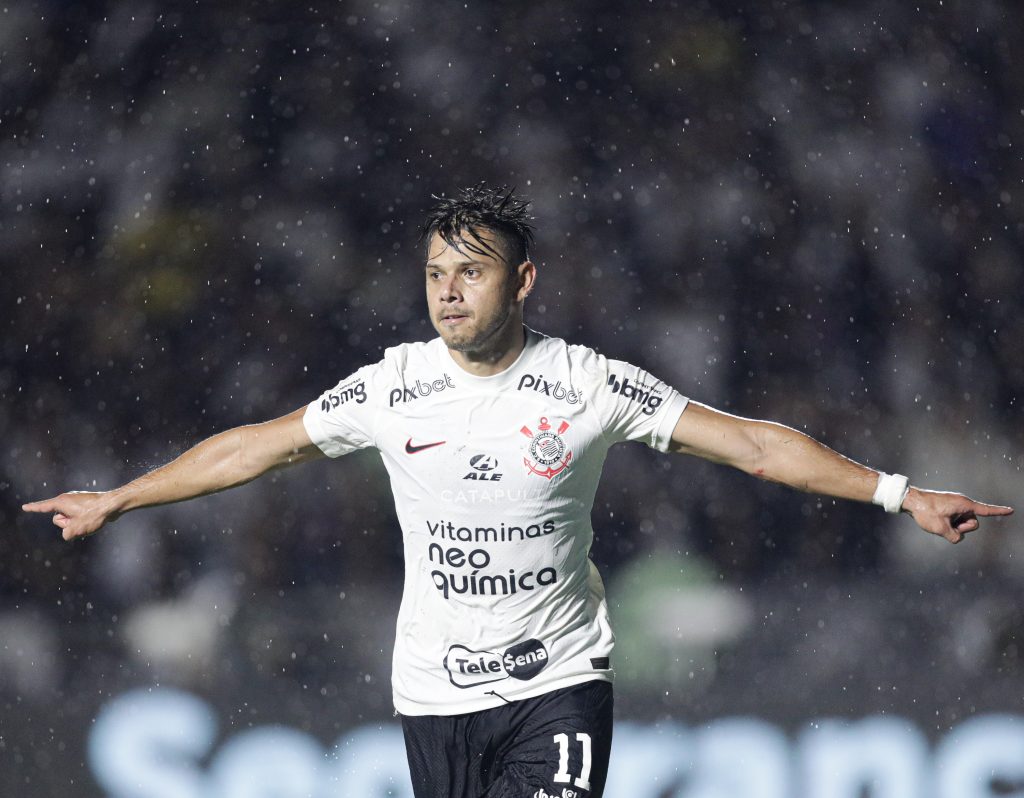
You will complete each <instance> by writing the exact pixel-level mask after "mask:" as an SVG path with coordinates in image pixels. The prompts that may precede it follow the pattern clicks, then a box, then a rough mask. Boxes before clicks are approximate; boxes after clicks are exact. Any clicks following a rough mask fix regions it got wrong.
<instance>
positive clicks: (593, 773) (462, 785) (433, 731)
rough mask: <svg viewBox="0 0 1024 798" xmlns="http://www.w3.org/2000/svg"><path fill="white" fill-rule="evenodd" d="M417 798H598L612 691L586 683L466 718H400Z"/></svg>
mask: <svg viewBox="0 0 1024 798" xmlns="http://www.w3.org/2000/svg"><path fill="white" fill-rule="evenodd" d="M402 730H403V731H404V733H405V749H406V753H407V754H408V756H409V770H410V771H411V772H412V787H413V794H414V795H415V796H416V798H600V797H601V795H602V793H603V792H604V783H605V779H606V778H607V775H608V756H609V754H610V753H611V745H612V686H611V684H610V683H609V682H604V681H591V682H584V683H583V684H578V685H575V686H573V687H566V688H564V689H562V690H554V691H552V692H550V693H545V694H544V695H541V696H537V697H536V698H527V699H524V700H522V701H513V702H511V703H509V704H507V705H506V706H501V707H496V708H494V709H486V710H483V711H481V712H470V713H468V714H465V715H424V716H412V715H403V716H402Z"/></svg>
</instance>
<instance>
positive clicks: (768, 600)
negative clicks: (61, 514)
mask: <svg viewBox="0 0 1024 798" xmlns="http://www.w3.org/2000/svg"><path fill="white" fill-rule="evenodd" d="M1020 30H1024V12H1022V10H1021V8H1020V6H1018V5H1017V4H1015V3H1012V2H1009V0H1006V1H1005V2H996V1H995V0H981V1H980V2H948V0H946V1H944V2H942V3H939V2H933V1H931V0H928V1H927V2H921V3H917V4H902V3H901V4H897V3H885V2H880V1H879V2H855V3H840V2H822V3H799V2H783V1H781V0H780V1H778V2H762V3H753V2H738V3H732V4H718V3H709V2H693V3H682V2H680V3H671V2H660V1H659V2H652V3H646V2H645V3H632V4H626V3H621V2H619V3H611V2H588V3H582V2H580V3H571V2H546V3H543V4H541V3H494V4H483V3H469V4H463V3H461V2H444V1H441V2H432V3H400V2H395V3H389V2H376V3H371V2H368V1H367V2H342V3H320V2H314V3H303V4H301V5H298V4H290V3H282V2H278V3H248V4H245V6H244V7H242V6H237V7H236V6H232V5H231V4H227V3H199V4H186V3H180V4H176V3H160V4H155V3H127V2H121V3H113V2H111V3H99V2H95V3H76V4H68V3H58V2H52V3H33V2H24V3H16V4H14V5H8V6H6V7H3V8H0V270H2V274H3V279H2V282H0V285H2V294H0V311H2V315H0V324H2V329H3V337H2V344H0V345H2V361H0V396H2V399H3V402H2V404H0V437H2V441H3V448H2V453H0V462H2V474H0V521H2V523H3V529H4V534H3V535H2V536H0V641H2V645H0V759H3V760H6V762H8V763H14V764H15V765H16V766H13V767H12V766H10V765H4V766H3V767H0V771H2V772H3V773H4V777H5V778H6V779H7V781H6V782H4V781H3V780H2V779H0V783H5V784H8V785H12V786H10V787H8V789H13V786H14V785H16V786H18V788H19V789H20V790H21V791H22V793H21V794H26V793H25V792H24V790H25V789H26V788H27V789H30V790H31V789H37V790H39V792H38V794H39V795H50V794H58V793H59V790H60V789H61V787H60V785H64V784H65V782H66V780H67V778H68V776H67V773H68V772H75V773H78V776H77V778H78V779H79V781H78V782H76V783H77V784H78V785H79V786H78V787H76V788H75V790H81V792H76V791H72V792H71V793H69V794H76V795H77V794H91V793H89V792H88V790H89V789H90V788H88V787H84V786H82V783H83V782H82V779H83V775H82V772H83V771H84V770H85V768H86V766H85V765H84V764H83V762H82V755H81V750H82V746H83V744H84V743H83V739H84V735H85V734H86V729H87V727H88V724H89V723H90V720H91V719H92V718H93V717H94V716H95V714H96V712H97V710H98V708H99V707H100V706H101V705H102V704H103V703H104V702H105V701H107V700H108V699H109V698H111V697H112V696H115V695H117V694H119V693H120V692H122V691H123V690H125V689H127V688H128V687H134V686H140V685H142V686H145V685H147V684H152V683H162V684H173V685H177V686H180V687H183V688H185V689H189V690H192V691H194V692H196V693H198V694H200V695H203V696H205V697H206V698H207V700H209V701H211V702H212V703H213V704H214V705H215V706H217V707H218V708H219V709H220V710H221V711H222V712H223V713H224V714H229V713H230V712H232V711H233V709H232V708H234V707H237V706H240V705H242V704H245V705H246V706H247V707H249V710H248V712H249V713H250V714H249V716H248V717H247V718H246V719H245V720H244V721H243V720H241V719H239V720H238V721H237V722H238V723H239V724H244V723H249V724H253V723H262V722H270V721H275V722H280V723H285V724H289V725H291V726H295V727H299V728H304V729H308V730H311V731H313V732H314V733H316V734H318V735H321V736H322V737H323V739H325V740H326V739H328V738H331V737H333V736H336V734H337V732H338V730H344V729H345V728H348V727H350V726H351V725H353V724H355V723H357V722H362V721H365V720H375V719H384V718H388V717H389V716H390V691H389V687H388V684H387V676H388V670H389V664H390V663H389V658H390V644H391V639H392V636H393V628H392V625H393V613H394V609H395V607H396V606H397V597H398V593H399V590H400V579H401V560H400V536H399V533H398V530H397V528H396V522H395V519H394V514H393V510H392V503H391V498H390V493H389V490H388V485H387V480H386V475H385V474H384V472H383V469H382V467H381V465H380V462H379V459H378V458H377V456H376V455H375V454H374V453H372V452H364V453H360V454H357V455H353V456H350V457H348V458H344V459H343V460H341V461H337V462H330V463H324V462H322V463H320V464H318V465H313V466H307V467H302V468H299V469H296V470H295V471H293V472H289V473H286V474H280V475H276V476H272V477H267V478H264V479H263V480H261V481H259V482H257V483H256V484H254V485H250V486H246V487H244V488H240V489H237V490H235V491H232V492H230V493H227V494H223V495H220V496H216V497H210V498H206V499H202V500H197V501H194V502H191V503H188V504H184V505H177V506H171V507H165V508H157V509H151V510H147V511H143V512H139V513H134V514H132V515H130V516H128V517H125V518H124V519H122V520H121V521H119V522H118V523H117V524H116V526H114V527H112V528H110V529H109V530H107V531H105V532H104V533H102V534H101V535H99V536H97V537H95V538H91V539H89V540H88V541H85V542H82V543H76V544H74V545H66V544H63V543H62V542H61V541H60V538H59V534H58V532H57V531H56V530H55V528H53V527H51V526H50V525H49V522H48V521H47V520H46V519H44V518H41V517H37V516H33V517H28V516H25V515H23V514H21V513H20V510H19V506H20V504H21V503H22V502H24V501H27V500H32V499H37V498H45V497H47V496H50V495H53V494H55V493H58V492H60V491H62V490H66V489H72V488H77V489H106V488H111V487H114V486H116V485H119V484H121V483H122V482H124V481H126V480H128V479H130V478H133V477H135V476H138V475H139V474H141V473H143V472H145V471H146V470H148V469H149V468H152V467H154V466H156V465H159V464H161V463H163V462H166V461H167V460H168V459H170V458H171V457H172V456H174V455H176V454H178V453H180V452H181V451H183V450H184V449H185V448H187V447H188V446H189V445H191V444H194V443H196V442H198V441H199V440H201V439H202V438H204V437H206V436H209V435H211V434H213V433H215V432H217V431H220V430H222V429H225V428H227V427H230V426H234V425H237V424H242V423H251V422H256V421H260V420H264V419H267V418H271V417H274V416H278V415H282V414H284V413H286V412H290V411H292V410H294V409H296V408H298V407H300V406H302V405H303V404H305V403H307V402H308V401H310V400H311V399H313V398H314V397H316V396H317V395H318V394H319V393H320V392H321V391H322V390H324V389H325V388H327V387H329V386H331V385H333V384H334V383H336V382H337V381H338V380H340V379H341V378H343V377H344V376H346V375H347V374H348V373H350V372H351V371H353V370H355V369H356V368H358V367H359V366H360V365H362V364H364V363H366V362H370V361H373V360H376V359H378V358H379V357H380V356H381V353H382V351H383V350H384V348H386V347H388V346H391V345H394V344H396V343H399V342H402V341H407V340H423V339H425V338H428V337H431V336H432V335H433V332H432V329H431V328H430V326H429V324H428V323H427V321H426V320H425V316H424V311H423V291H422V285H421V280H422V275H421V262H422V253H421V252H420V251H419V249H418V248H417V244H416V238H417V229H418V225H419V223H420V219H421V217H422V214H423V211H424V209H425V207H427V206H428V205H429V204H430V201H431V200H430V197H431V195H432V194H445V193H452V192H454V191H455V190H457V189H458V188H459V187H461V186H465V185H470V184H474V183H476V182H478V181H481V180H483V181H487V182H488V183H489V184H492V185H502V184H504V185H508V186H515V187H517V189H518V190H519V192H521V193H523V194H525V195H526V196H528V197H530V198H531V199H532V200H533V203H534V205H533V210H534V214H535V216H536V224H537V227H538V240H537V246H536V249H535V251H534V253H533V254H534V260H535V261H536V262H537V263H538V266H539V271H540V283H539V286H538V290H537V291H536V292H535V293H534V295H533V296H532V297H531V300H530V302H529V303H528V307H527V317H528V323H530V324H531V325H532V326H534V327H536V328H537V329H540V330H541V331H544V332H546V333H549V334H552V335H558V336H562V337H565V338H567V339H568V340H570V341H571V342H574V343H583V344H587V345H589V346H592V347H594V348H596V349H598V350H600V351H602V352H603V353H605V354H606V355H608V356H610V357H616V358H622V359H626V360H630V361H633V362H635V363H637V364H638V365H642V366H644V367H646V368H648V369H649V370H651V371H652V372H654V373H656V374H657V375H659V376H660V377H662V378H663V379H665V380H666V381H668V382H670V383H671V384H673V385H674V386H675V387H677V388H678V389H679V390H680V391H681V392H682V393H684V394H686V395H689V396H692V397H693V398H695V399H698V400H700V401H704V402H707V403H709V404H711V405H714V406H716V407H719V408H721V409H724V410H728V411H730V412H734V413H737V414H740V415H747V416H754V417H761V418H770V419H774V420H777V421H781V422H783V423H786V424H789V425H791V426H794V427H797V428H799V429H802V430H804V431H806V432H808V433H809V434H811V435H813V436H815V437H817V438H819V439H821V440H823V441H824V442H826V443H827V444H829V445H830V446H832V447H834V448H836V449H838V450H839V451H842V452H843V453H845V454H848V455H849V456H851V457H853V458H855V459H857V460H859V461H861V462H866V463H868V464H870V465H872V466H875V467H878V468H881V469H884V470H886V471H890V472H900V473H906V474H909V475H910V476H911V478H912V480H913V482H914V484H917V485H919V486H922V487H929V488H955V489H957V490H960V491H963V492H965V493H968V494H969V495H972V496H974V497H976V498H979V499H982V500H988V501H993V502H998V503H1007V504H1014V503H1019V502H1020V494H1021V490H1020V486H1021V469H1022V466H1024V425H1022V423H1021V422H1022V414H1021V410H1020V397H1021V390H1022V387H1024V313H1022V309H1024V270H1022V269H1021V265H1020V259H1021V250H1022V234H1024V214H1022V209H1024V186H1022V181H1024V165H1022V161H1021V156H1020V148H1021V146H1022V142H1024V102H1022V97H1024V70H1021V69H1020V67H1019V66H1018V64H1017V63H1016V61H1017V56H1016V53H1015V43H1016V39H1017V38H1018V34H1017V33H1016V32H1019V31H1020ZM594 525H595V529H596V531H597V542H596V544H595V547H594V552H593V556H594V559H595V560H596V561H597V562H598V564H599V565H600V566H601V568H602V571H603V572H604V573H605V575H606V581H607V582H608V583H609V593H610V599H611V606H612V612H613V619H614V618H615V617H616V613H618V615H619V617H621V618H627V619H631V620H630V622H629V623H628V624H624V626H625V627H626V628H625V629H624V630H623V635H622V637H623V640H622V645H621V646H620V649H619V651H620V653H619V657H620V659H619V660H618V662H617V668H618V669H619V670H620V676H621V677H622V685H621V695H622V696H623V697H624V700H621V701H620V703H619V712H620V715H621V716H622V717H623V718H629V719H639V720H643V719H648V720H649V719H654V718H659V717H671V718H676V719H678V720H681V721H684V722H688V721H693V722H696V721H702V720H707V719H709V718H713V717H719V716H723V715H727V714H730V713H747V714H752V715H758V716H762V717H765V718H767V719H770V720H771V721H772V722H775V723H779V724H782V726H783V727H784V728H787V729H791V728H795V727H796V725H797V724H799V723H801V722H803V721H805V720H806V719H807V718H810V717H815V716H816V715H818V714H821V713H829V714H836V715H840V716H846V717H858V716H860V715H862V714H864V713H870V712H890V713H899V714H902V715H906V716H909V717H911V718H915V719H916V720H917V721H918V723H919V724H920V725H921V728H922V729H923V730H924V731H925V732H926V733H928V734H931V735H936V734H940V733H942V731H943V730H944V729H948V728H949V727H950V725H951V724H953V723H955V722H956V721H957V720H958V719H962V718H964V717H969V716H970V715H972V714H973V713H976V712H982V711H992V710H996V709H999V710H1003V711H1010V712H1014V711H1017V712H1019V711H1020V710H1021V707H1020V702H1021V699H1022V694H1021V690H1020V687H1019V685H1020V683H1021V682H1020V679H1021V677H1022V676H1024V673H1022V671H1024V661H1022V657H1024V651H1021V650H1020V649H1019V645H1020V635H1021V633H1022V632H1024V615H1022V613H1021V610H1020V606H1019V600H1018V595H1019V590H1020V585H1021V575H1022V572H1024V561H1022V558H1024V543H1022V539H1021V534H1020V530H1019V523H1018V522H1017V521H1016V520H1014V519H1008V520H1005V521H1000V522H995V523H988V524H985V525H984V526H985V528H984V529H983V530H982V531H981V532H979V533H977V534H976V535H974V536H972V537H971V538H970V539H969V540H968V541H966V542H965V543H963V544H962V545H960V546H958V547H955V548H953V547H950V546H949V545H948V544H946V543H945V542H944V541H942V540H939V539H933V538H930V537H928V536H926V535H924V534H923V533H921V532H919V531H918V530H917V528H916V526H915V525H914V524H913V522H912V521H911V520H910V519H909V518H906V517H903V518H890V517H886V516H884V514H883V513H882V512H881V511H880V510H879V509H878V508H874V507H870V506H866V505H856V504H851V503H837V502H833V501H832V500H830V499H820V498H817V497H813V496H808V495H805V494H800V493H795V492H792V491H788V490H785V489H782V488H779V487H777V486H773V485H768V484H764V483H758V482H755V481H753V480H751V479H749V478H747V477H745V476H743V475H741V474H738V473H732V472H729V471H727V470H726V469H723V468H721V467H715V466H711V465H708V464H705V463H700V462H697V461H688V460H684V459H681V458H668V457H666V456H662V455H657V454H655V453H653V452H650V451H648V450H645V449H643V448H642V447H638V446H625V447H622V448H621V449H620V450H618V451H617V452H615V453H613V455H612V457H611V458H610V460H609V463H608V467H607V469H606V472H605V478H604V482H603V487H602V490H601V492H600V493H599V495H598V501H597V504H596V506H595V508H594ZM666 563H668V564H669V566H666ZM659 591H660V592H659ZM666 596H668V597H670V598H669V599H666ZM687 596H689V597H691V598H692V597H697V599H698V600H695V602H690V603H687V601H688V599H686V597H687ZM672 597H674V598H672ZM674 601H681V602H682V603H681V604H673V602H674ZM701 602H703V603H701ZM680 617H685V618H686V619H688V620H687V621H684V622H681V621H680V620H679V619H680ZM633 620H636V621H637V623H634V622H633ZM666 623H667V624H668V627H666ZM709 629H710V631H709ZM325 636H326V639H325ZM640 650H643V651H644V652H659V653H656V654H651V656H650V657H646V658H644V660H643V662H641V661H640V659H641V658H640V657H638V656H637V653H636V652H638V651H640ZM694 674H696V675H694ZM666 684H669V685H678V688H679V690H677V691H675V692H672V691H669V692H670V693H671V695H668V697H666V695H667V694H666V691H665V690H664V689H662V688H663V687H664V686H665V685H666ZM766 684H769V685H771V688H770V689H769V690H766V689H765V686H764V685H766ZM311 686H312V687H311ZM313 688H315V689H313ZM890 688H891V689H890ZM680 691H682V692H681V694H680ZM335 696H338V697H340V699H343V700H344V702H345V707H346V708H345V711H344V712H339V711H332V705H331V701H330V699H332V698H334V697H335ZM340 699H339V700H340ZM58 759H59V760H61V761H62V762H63V763H64V766H65V768H67V769H68V770H65V769H56V770H55V769H54V768H53V767H52V763H53V762H54V760H58ZM84 784H86V785H87V784H89V778H88V776H87V775H86V776H84Z"/></svg>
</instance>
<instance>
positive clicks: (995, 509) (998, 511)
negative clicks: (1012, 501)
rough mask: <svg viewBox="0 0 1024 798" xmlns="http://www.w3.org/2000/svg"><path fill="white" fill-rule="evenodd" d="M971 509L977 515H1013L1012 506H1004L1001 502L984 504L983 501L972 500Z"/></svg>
mask: <svg viewBox="0 0 1024 798" xmlns="http://www.w3.org/2000/svg"><path fill="white" fill-rule="evenodd" d="M971 504H972V507H971V509H972V510H974V512H975V513H976V514H977V515H984V516H993V515H1012V514H1013V508H1012V507H1004V506H1003V505H1001V504H982V503H981V502H971Z"/></svg>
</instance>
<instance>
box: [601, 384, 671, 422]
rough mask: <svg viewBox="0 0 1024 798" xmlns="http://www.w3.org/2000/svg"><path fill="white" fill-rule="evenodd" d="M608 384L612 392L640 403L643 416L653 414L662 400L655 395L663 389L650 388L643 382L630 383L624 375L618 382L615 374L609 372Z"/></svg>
mask: <svg viewBox="0 0 1024 798" xmlns="http://www.w3.org/2000/svg"><path fill="white" fill-rule="evenodd" d="M608 385H610V386H611V389H612V393H617V394H619V396H621V397H623V398H624V399H629V400H630V401H631V402H636V403H637V404H638V405H642V406H643V408H644V409H643V411H642V412H643V414H644V415H645V416H653V415H654V412H655V411H656V410H657V409H658V408H659V407H661V403H662V402H663V401H664V398H663V397H661V396H656V395H655V394H657V393H661V391H662V390H663V389H659V388H651V387H648V386H646V385H644V384H643V383H630V381H629V379H628V378H626V377H623V378H622V381H621V382H620V381H619V378H618V377H617V376H616V375H614V374H609V375H608Z"/></svg>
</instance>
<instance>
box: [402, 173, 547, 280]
mask: <svg viewBox="0 0 1024 798" xmlns="http://www.w3.org/2000/svg"><path fill="white" fill-rule="evenodd" d="M433 199H434V200H436V202H435V203H434V205H432V206H431V207H430V208H429V209H428V210H427V218H426V220H425V221H424V223H423V227H422V229H421V231H420V243H421V244H423V243H424V242H425V243H426V246H428V247H429V246H430V239H431V236H433V234H434V233H437V234H438V235H440V236H441V238H442V239H443V240H444V241H445V243H447V244H448V245H449V246H451V247H454V248H455V250H456V251H458V252H462V251H463V247H465V248H466V249H468V250H470V251H471V252H476V253H477V254H478V255H491V256H492V257H496V258H498V259H499V260H503V261H505V263H507V264H508V265H509V267H510V268H515V267H516V266H518V265H519V264H520V263H522V262H523V261H525V260H529V259H530V247H531V246H532V245H533V225H531V224H530V220H531V219H532V218H533V217H531V216H530V215H529V206H530V201H529V200H527V199H524V198H521V197H517V196H515V189H514V188H506V187H504V186H502V187H501V188H488V187H487V186H485V185H484V184H483V183H482V182H481V183H477V184H476V185H475V186H472V187H471V188H464V189H462V190H461V191H459V193H458V194H457V195H456V196H455V197H453V198H449V197H438V196H436V195H433ZM463 232H468V233H472V234H473V236H475V237H476V238H477V239H478V240H479V242H480V246H477V244H476V242H475V241H467V240H466V239H464V238H462V237H461V235H462V233H463ZM481 232H489V233H491V235H490V236H488V238H490V239H491V241H487V240H485V239H484V237H483V236H482V235H481ZM492 242H493V243H496V244H497V245H498V246H497V248H495V247H494V246H491V243H492ZM481 247H483V249H481Z"/></svg>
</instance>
